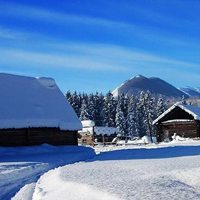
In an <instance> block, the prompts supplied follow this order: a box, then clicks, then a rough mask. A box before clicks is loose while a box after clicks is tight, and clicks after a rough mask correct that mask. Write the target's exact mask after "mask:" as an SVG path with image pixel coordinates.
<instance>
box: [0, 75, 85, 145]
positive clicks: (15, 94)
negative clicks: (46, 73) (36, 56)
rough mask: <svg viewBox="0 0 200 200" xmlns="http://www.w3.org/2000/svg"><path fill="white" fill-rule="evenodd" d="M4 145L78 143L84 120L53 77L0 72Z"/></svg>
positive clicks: (1, 142) (0, 134) (1, 140)
mask: <svg viewBox="0 0 200 200" xmlns="http://www.w3.org/2000/svg"><path fill="white" fill-rule="evenodd" d="M0 92H1V98H0V146H27V145H39V144H43V143H48V144H52V145H77V144H78V137H77V136H78V130H80V129H81V128H82V125H81V122H80V121H79V119H78V117H77V115H76V114H75V112H74V110H73V108H72V107H71V106H70V104H69V103H68V102H67V100H66V98H65V96H64V95H63V94H62V92H61V91H60V90H59V88H58V87H57V85H56V83H55V81H54V80H53V79H51V78H45V77H43V78H32V77H25V76H17V75H11V74H4V73H0Z"/></svg>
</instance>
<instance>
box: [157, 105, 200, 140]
mask: <svg viewBox="0 0 200 200" xmlns="http://www.w3.org/2000/svg"><path fill="white" fill-rule="evenodd" d="M153 125H155V126H156V135H157V141H158V142H161V141H165V140H168V139H169V140H171V139H172V136H173V135H174V134H176V135H179V136H181V137H188V138H195V137H200V108H199V107H195V106H191V105H184V104H181V103H176V104H174V105H173V106H172V107H170V108H169V109H168V110H166V111H165V112H164V113H163V114H162V115H160V116H159V117H158V118H157V119H156V120H154V122H153Z"/></svg>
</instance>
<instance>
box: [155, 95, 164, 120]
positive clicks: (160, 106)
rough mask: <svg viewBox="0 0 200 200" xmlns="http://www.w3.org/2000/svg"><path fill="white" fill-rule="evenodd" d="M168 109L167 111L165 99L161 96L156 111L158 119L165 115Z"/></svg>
mask: <svg viewBox="0 0 200 200" xmlns="http://www.w3.org/2000/svg"><path fill="white" fill-rule="evenodd" d="M166 109H167V106H166V104H165V103H164V99H163V97H162V96H160V97H159V99H158V101H157V106H156V108H155V110H156V118H157V117H158V116H160V115H161V114H162V113H164V112H165V110H166Z"/></svg>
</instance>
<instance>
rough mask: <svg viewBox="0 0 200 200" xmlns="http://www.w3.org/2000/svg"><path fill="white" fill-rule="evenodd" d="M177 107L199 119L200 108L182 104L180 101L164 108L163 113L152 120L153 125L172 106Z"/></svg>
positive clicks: (171, 108)
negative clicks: (166, 108)
mask: <svg viewBox="0 0 200 200" xmlns="http://www.w3.org/2000/svg"><path fill="white" fill-rule="evenodd" d="M176 107H179V108H181V109H182V110H184V111H185V112H187V113H188V114H190V115H192V116H193V117H194V120H200V108H199V107H194V106H191V105H184V104H182V103H181V102H177V103H175V104H174V105H173V106H171V107H170V108H169V109H168V110H166V111H165V112H164V113H163V114H161V115H160V116H159V117H158V118H157V119H155V120H154V121H153V123H152V124H153V125H154V124H156V123H157V122H158V121H159V120H160V119H162V118H163V117H164V116H166V115H167V114H168V113H169V112H171V111H172V110H173V109H174V108H176Z"/></svg>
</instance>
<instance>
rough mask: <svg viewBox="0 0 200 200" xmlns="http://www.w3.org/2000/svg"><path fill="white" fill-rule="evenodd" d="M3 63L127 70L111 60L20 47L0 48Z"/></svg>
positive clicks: (0, 61) (98, 69) (58, 67)
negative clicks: (35, 50) (39, 51)
mask: <svg viewBox="0 0 200 200" xmlns="http://www.w3.org/2000/svg"><path fill="white" fill-rule="evenodd" d="M0 54H1V56H2V59H1V60H0V63H1V64H4V65H13V66H14V67H17V66H19V65H21V64H23V65H26V66H27V67H29V66H31V67H36V68H38V67H39V68H40V67H43V68H47V67H48V68H49V67H51V68H55V69H58V70H59V69H61V68H62V69H68V68H69V69H70V68H72V69H82V70H93V71H115V72H116V71H120V72H123V71H126V68H125V67H123V66H119V65H117V64H115V65H113V64H112V63H111V62H109V61H107V62H106V61H102V60H101V59H96V58H91V57H88V56H81V55H75V54H74V55H67V54H66V55H64V54H63V55H57V54H52V53H38V52H33V51H22V50H19V49H0Z"/></svg>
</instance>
